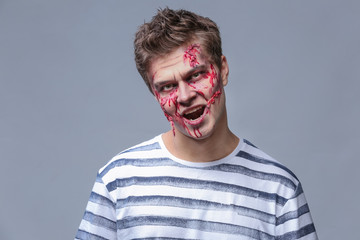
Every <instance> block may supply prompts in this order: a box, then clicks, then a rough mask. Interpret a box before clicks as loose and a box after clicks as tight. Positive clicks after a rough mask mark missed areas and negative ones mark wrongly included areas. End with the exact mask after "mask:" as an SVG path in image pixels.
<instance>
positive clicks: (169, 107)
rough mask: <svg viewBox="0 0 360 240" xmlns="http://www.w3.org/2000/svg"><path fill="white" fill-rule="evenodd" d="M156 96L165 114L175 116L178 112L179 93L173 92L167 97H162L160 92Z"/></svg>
mask: <svg viewBox="0 0 360 240" xmlns="http://www.w3.org/2000/svg"><path fill="white" fill-rule="evenodd" d="M155 96H156V98H157V100H158V102H159V104H160V107H161V109H162V110H163V111H164V112H165V114H174V113H175V112H176V111H177V101H176V96H177V91H173V92H172V93H170V94H168V95H166V96H161V95H160V94H159V93H158V92H156V93H155Z"/></svg>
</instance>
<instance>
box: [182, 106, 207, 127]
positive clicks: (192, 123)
mask: <svg viewBox="0 0 360 240" xmlns="http://www.w3.org/2000/svg"><path fill="white" fill-rule="evenodd" d="M200 107H201V108H202V107H204V112H203V114H202V115H201V116H200V117H198V118H197V119H194V120H190V119H187V118H185V117H184V114H186V113H190V112H193V111H194V110H196V109H198V108H200ZM208 112H209V111H208V106H206V105H198V106H194V107H192V108H189V109H186V110H185V111H183V112H182V114H181V117H182V119H183V121H184V122H185V123H187V124H189V125H199V124H200V123H202V121H203V120H204V118H205V116H206V114H207V113H208Z"/></svg>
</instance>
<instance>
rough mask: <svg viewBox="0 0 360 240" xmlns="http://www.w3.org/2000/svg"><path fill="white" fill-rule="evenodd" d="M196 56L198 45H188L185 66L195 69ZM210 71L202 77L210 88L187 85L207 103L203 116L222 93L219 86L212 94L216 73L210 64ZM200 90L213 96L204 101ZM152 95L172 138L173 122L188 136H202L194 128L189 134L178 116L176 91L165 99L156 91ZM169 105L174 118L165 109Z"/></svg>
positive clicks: (203, 94)
mask: <svg viewBox="0 0 360 240" xmlns="http://www.w3.org/2000/svg"><path fill="white" fill-rule="evenodd" d="M197 54H200V45H199V44H192V45H190V46H189V47H188V48H187V49H186V50H185V52H184V55H183V59H184V64H187V62H189V65H190V67H193V68H194V67H196V66H197V65H198V64H199V62H198V60H197ZM210 69H211V72H207V73H205V75H204V77H205V78H207V79H208V80H209V83H210V86H211V87H210V88H209V87H208V86H206V85H200V86H199V83H198V85H197V84H196V82H195V83H190V82H188V83H187V84H188V85H189V86H190V87H191V88H192V89H194V91H196V92H197V94H199V95H201V96H202V97H203V98H204V99H205V100H206V101H207V106H206V108H205V110H204V111H205V112H204V113H203V114H204V115H206V114H209V113H210V106H211V104H214V103H215V99H216V98H218V97H219V96H220V95H221V93H222V92H221V87H220V85H219V90H217V91H215V92H214V89H213V88H214V87H215V83H214V80H217V79H218V78H217V76H216V74H217V73H216V70H215V67H214V66H213V65H212V64H211V65H210ZM202 89H209V93H210V94H211V93H212V92H214V94H213V95H212V96H211V97H210V99H206V95H205V93H204V92H203V91H202ZM154 93H155V96H156V98H157V99H158V100H159V102H160V105H161V108H162V110H163V111H164V114H165V117H166V118H167V120H168V121H169V122H170V123H171V128H172V131H173V134H174V136H175V124H174V121H176V122H178V123H179V124H180V125H181V126H182V127H183V128H184V129H186V131H187V132H188V134H189V135H190V136H194V137H196V138H200V137H201V136H202V133H201V131H200V129H199V128H194V129H193V132H191V131H190V129H189V127H188V126H187V125H186V124H185V122H184V120H183V116H181V115H180V114H179V103H178V102H177V95H178V90H177V89H175V90H174V91H172V92H171V93H170V94H169V95H168V96H167V97H161V96H160V94H159V92H157V91H156V90H154ZM171 104H173V105H174V106H175V108H176V111H175V114H174V116H171V115H169V114H168V113H167V111H166V109H165V106H166V105H167V106H168V107H171Z"/></svg>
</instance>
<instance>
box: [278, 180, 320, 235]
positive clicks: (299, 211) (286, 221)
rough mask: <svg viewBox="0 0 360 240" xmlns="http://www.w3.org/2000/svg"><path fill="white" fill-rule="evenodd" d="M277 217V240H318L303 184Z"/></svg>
mask: <svg viewBox="0 0 360 240" xmlns="http://www.w3.org/2000/svg"><path fill="white" fill-rule="evenodd" d="M276 217H277V220H276V240H292V239H301V240H318V237H317V234H316V231H315V226H314V223H313V220H312V217H311V214H310V210H309V206H308V204H307V201H306V198H305V194H304V191H303V189H302V186H301V183H299V184H298V186H297V188H296V190H295V192H294V195H293V196H292V197H291V198H289V199H288V200H287V201H286V203H285V204H284V206H283V207H282V208H281V209H280V211H279V212H278V213H277V216H276Z"/></svg>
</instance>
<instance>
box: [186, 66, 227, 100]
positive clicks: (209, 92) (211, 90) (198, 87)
mask: <svg viewBox="0 0 360 240" xmlns="http://www.w3.org/2000/svg"><path fill="white" fill-rule="evenodd" d="M210 67H211V70H210V71H209V72H208V73H206V75H205V76H204V79H202V80H201V81H197V82H195V83H192V84H190V86H191V87H192V88H193V89H194V90H195V91H197V93H199V94H200V95H202V96H203V97H204V98H206V99H207V100H209V99H210V98H211V97H212V96H213V95H214V94H215V92H217V91H218V90H219V88H220V84H219V81H218V79H219V77H218V76H217V72H216V70H215V68H214V66H213V65H211V66H210Z"/></svg>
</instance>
